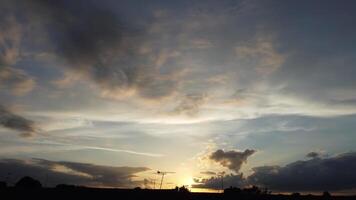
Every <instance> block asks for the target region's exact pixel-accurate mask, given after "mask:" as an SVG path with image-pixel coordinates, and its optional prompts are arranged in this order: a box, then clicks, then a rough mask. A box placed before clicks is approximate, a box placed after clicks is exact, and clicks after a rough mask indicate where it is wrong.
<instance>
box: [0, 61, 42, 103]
mask: <svg viewBox="0 0 356 200" xmlns="http://www.w3.org/2000/svg"><path fill="white" fill-rule="evenodd" d="M35 85H36V82H35V79H34V78H33V77H32V76H29V75H28V74H27V73H26V72H25V71H23V70H20V69H15V68H13V67H4V66H0V89H1V90H6V91H8V92H9V93H11V94H13V95H17V96H21V95H24V94H27V93H28V92H30V91H31V90H33V88H34V87H35Z"/></svg>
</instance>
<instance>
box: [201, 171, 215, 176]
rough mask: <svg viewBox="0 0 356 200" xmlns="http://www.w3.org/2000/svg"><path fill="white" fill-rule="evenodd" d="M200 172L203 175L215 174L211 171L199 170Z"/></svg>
mask: <svg viewBox="0 0 356 200" xmlns="http://www.w3.org/2000/svg"><path fill="white" fill-rule="evenodd" d="M200 173H201V174H204V175H210V176H213V175H216V173H215V172H212V171H204V172H200Z"/></svg>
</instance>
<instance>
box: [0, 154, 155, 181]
mask: <svg viewBox="0 0 356 200" xmlns="http://www.w3.org/2000/svg"><path fill="white" fill-rule="evenodd" d="M146 170H148V168H146V167H113V166H102V165H94V164H87V163H76V162H56V161H49V160H43V159H31V160H16V159H3V160H0V173H1V177H8V179H10V180H9V181H11V182H16V181H17V180H19V179H20V178H22V177H23V176H32V177H34V178H36V179H38V180H40V181H41V182H42V184H45V186H51V187H53V186H56V185H57V184H74V185H83V186H95V187H134V186H139V185H141V182H140V181H134V180H133V179H132V178H134V177H135V176H136V175H135V174H136V173H139V172H144V171H146Z"/></svg>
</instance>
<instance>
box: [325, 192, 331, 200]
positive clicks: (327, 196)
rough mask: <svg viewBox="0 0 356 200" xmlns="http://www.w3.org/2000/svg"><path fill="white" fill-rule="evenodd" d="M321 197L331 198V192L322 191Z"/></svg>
mask: <svg viewBox="0 0 356 200" xmlns="http://www.w3.org/2000/svg"><path fill="white" fill-rule="evenodd" d="M323 199H331V194H330V193H329V192H328V191H325V192H323Z"/></svg>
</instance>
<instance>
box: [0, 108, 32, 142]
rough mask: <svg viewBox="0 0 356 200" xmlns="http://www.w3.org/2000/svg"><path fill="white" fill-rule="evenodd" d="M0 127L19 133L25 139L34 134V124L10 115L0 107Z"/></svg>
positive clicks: (20, 117) (18, 116) (15, 115)
mask: <svg viewBox="0 0 356 200" xmlns="http://www.w3.org/2000/svg"><path fill="white" fill-rule="evenodd" d="M0 125H1V126H3V127H5V128H9V129H12V130H16V131H19V132H21V136H24V137H27V136H31V135H33V134H34V133H36V127H35V123H34V122H33V121H31V120H29V119H26V118H24V117H22V116H20V115H17V114H14V113H12V112H11V111H10V110H8V109H6V108H5V107H4V106H2V105H0Z"/></svg>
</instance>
